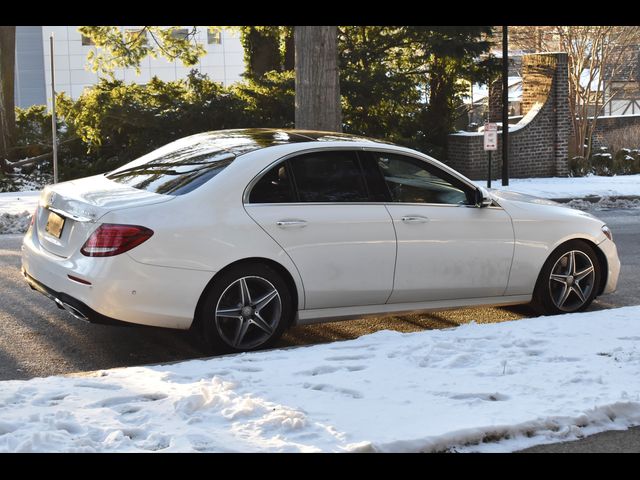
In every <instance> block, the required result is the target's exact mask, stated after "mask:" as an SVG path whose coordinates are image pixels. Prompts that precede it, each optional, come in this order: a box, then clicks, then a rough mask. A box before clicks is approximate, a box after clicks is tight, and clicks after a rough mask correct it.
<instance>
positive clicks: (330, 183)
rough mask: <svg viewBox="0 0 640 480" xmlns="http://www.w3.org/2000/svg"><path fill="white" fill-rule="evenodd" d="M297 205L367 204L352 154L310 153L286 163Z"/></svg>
mask: <svg viewBox="0 0 640 480" xmlns="http://www.w3.org/2000/svg"><path fill="white" fill-rule="evenodd" d="M288 161H289V165H290V167H291V172H292V174H293V178H294V181H295V187H296V189H297V192H298V199H299V201H300V202H332V203H333V202H367V201H369V195H368V193H367V187H366V186H365V182H364V177H363V175H362V170H361V168H360V164H359V162H358V157H357V155H356V153H355V152H349V151H327V152H312V153H306V154H304V155H300V156H297V157H294V158H291V159H289V160H288Z"/></svg>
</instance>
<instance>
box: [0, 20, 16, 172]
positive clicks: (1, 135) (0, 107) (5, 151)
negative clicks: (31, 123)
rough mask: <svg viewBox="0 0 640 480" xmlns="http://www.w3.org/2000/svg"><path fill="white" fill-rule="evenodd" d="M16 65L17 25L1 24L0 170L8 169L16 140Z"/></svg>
mask: <svg viewBox="0 0 640 480" xmlns="http://www.w3.org/2000/svg"><path fill="white" fill-rule="evenodd" d="M15 65H16V27H15V26H13V27H6V26H5V27H2V26H0V172H4V171H6V169H7V167H6V164H5V159H8V158H10V157H11V148H12V147H13V144H14V142H15V129H16V110H15V100H14V82H15Z"/></svg>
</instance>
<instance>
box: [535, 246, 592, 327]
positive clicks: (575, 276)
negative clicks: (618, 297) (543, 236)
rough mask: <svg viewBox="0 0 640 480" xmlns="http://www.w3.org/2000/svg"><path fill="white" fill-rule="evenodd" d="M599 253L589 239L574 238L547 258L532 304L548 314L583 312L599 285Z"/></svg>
mask: <svg viewBox="0 0 640 480" xmlns="http://www.w3.org/2000/svg"><path fill="white" fill-rule="evenodd" d="M600 277H601V270H600V263H599V262H598V256H597V255H596V252H595V251H594V250H593V247H591V246H590V245H589V244H588V243H586V242H585V241H583V240H572V241H569V242H567V243H565V244H563V245H561V246H560V247H558V248H557V249H556V250H555V251H554V252H553V253H552V254H551V255H550V256H549V258H548V259H547V261H546V262H545V264H544V266H543V267H542V270H541V271H540V276H539V277H538V282H537V284H536V289H535V292H534V295H533V306H534V308H536V310H538V311H539V312H541V313H543V314H545V315H556V314H561V313H573V312H581V311H583V310H585V309H586V308H587V307H589V305H591V302H593V300H594V299H595V298H596V295H597V292H598V285H600Z"/></svg>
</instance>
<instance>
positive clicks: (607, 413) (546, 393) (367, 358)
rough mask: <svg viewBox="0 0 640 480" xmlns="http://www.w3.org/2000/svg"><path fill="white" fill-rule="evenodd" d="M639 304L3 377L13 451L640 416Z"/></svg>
mask: <svg viewBox="0 0 640 480" xmlns="http://www.w3.org/2000/svg"><path fill="white" fill-rule="evenodd" d="M639 317H640V307H625V308H620V309H615V310H605V311H596V312H590V313H583V314H571V315H563V316H556V317H539V318H531V319H526V320H518V321H515V322H505V323H499V324H482V325H479V324H473V323H472V324H468V325H464V326H461V327H458V328H456V329H450V330H434V331H425V332H419V333H410V334H402V333H397V332H390V331H382V332H378V333H375V334H372V335H367V336H364V337H361V338H359V339H357V340H352V341H345V342H337V343H331V344H326V345H314V346H309V347H299V348H290V349H284V350H271V351H264V352H258V353H250V354H241V355H233V356H224V357H218V358H211V359H207V360H192V361H187V362H183V363H178V364H172V365H161V366H151V367H132V368H123V369H114V370H105V371H101V372H98V373H97V374H96V375H95V376H88V377H87V376H85V377H49V378H36V379H32V380H28V381H5V382H0V451H9V452H14V451H36V452H43V451H47V452H49V451H54V452H62V451H64V452H69V451H109V452H115V451H127V452H130V451H174V452H175V451H180V452H190V451H208V452H226V451H243V452H244V451H265V452H274V451H304V452H311V451H337V452H349V451H386V452H388V451H400V452H409V451H442V450H447V449H451V450H456V451H485V452H486V451H512V450H516V449H520V448H523V447H526V446H530V445H534V444H539V443H545V442H550V441H561V440H568V439H572V438H576V437H579V436H581V435H583V434H585V433H595V432H597V431H602V430H611V429H621V428H625V427H627V426H629V425H632V424H638V423H640V382H639V381H638V372H639V371H640V348H639V345H640V318H639Z"/></svg>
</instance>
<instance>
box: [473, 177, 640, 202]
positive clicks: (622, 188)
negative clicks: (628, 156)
mask: <svg viewBox="0 0 640 480" xmlns="http://www.w3.org/2000/svg"><path fill="white" fill-rule="evenodd" d="M474 183H475V184H476V185H479V186H482V187H486V185H487V182H486V180H484V181H481V180H478V181H475V182H474ZM491 187H492V188H495V189H496V190H508V191H512V192H519V193H526V194H527V195H534V196H536V197H543V198H583V197H588V196H592V195H595V196H599V197H620V196H633V195H638V196H640V175H619V176H615V177H600V176H596V175H591V176H587V177H563V178H561V177H553V178H511V179H509V185H508V186H506V187H503V186H502V182H501V181H500V180H495V181H492V182H491Z"/></svg>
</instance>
